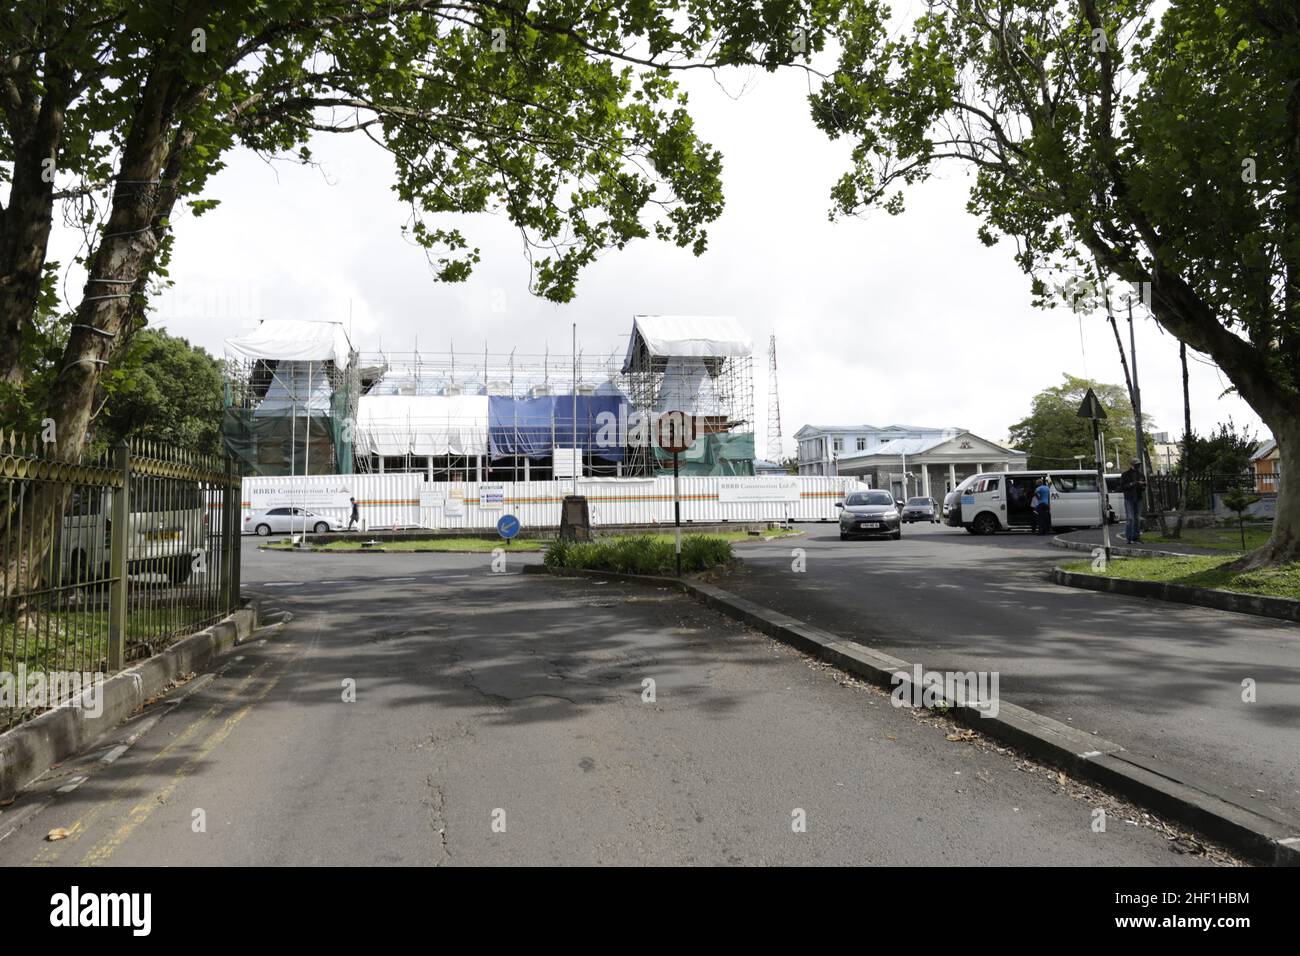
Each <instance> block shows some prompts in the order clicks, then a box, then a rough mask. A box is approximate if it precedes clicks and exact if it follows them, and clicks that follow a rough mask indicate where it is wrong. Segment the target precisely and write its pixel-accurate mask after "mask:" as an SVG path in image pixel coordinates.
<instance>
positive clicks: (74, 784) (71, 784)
mask: <svg viewBox="0 0 1300 956" xmlns="http://www.w3.org/2000/svg"><path fill="white" fill-rule="evenodd" d="M88 779H90V778H89V777H73V778H72V779H71V780H69V781H68V782H67V783H65V784H64V785H63V786H61V787H59V793H71V792H72V791H73V790H76V789H77V788H78V787H79V786H81V785H82V784H83V783H85V782H86V781H87V780H88Z"/></svg>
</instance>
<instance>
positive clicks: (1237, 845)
mask: <svg viewBox="0 0 1300 956" xmlns="http://www.w3.org/2000/svg"><path fill="white" fill-rule="evenodd" d="M523 570H524V573H526V574H546V573H550V574H555V575H560V576H566V577H585V578H594V579H597V580H607V581H624V582H633V583H638V584H646V585H650V586H652V587H659V588H669V589H673V590H678V591H681V592H683V593H685V594H687V595H689V596H691V597H692V598H694V599H695V600H697V601H699V602H701V603H702V604H705V605H707V606H708V607H711V608H713V609H714V610H717V611H719V612H721V613H722V614H725V615H726V616H728V617H730V618H733V619H735V620H738V621H740V622H741V623H743V624H745V625H747V626H749V627H751V628H753V629H754V630H757V631H760V632H762V633H763V634H766V635H768V636H769V637H772V638H775V639H776V640H779V641H781V642H782V643H784V644H789V645H790V646H791V647H794V648H795V649H797V650H799V651H802V652H803V653H805V654H809V655H811V656H813V657H816V658H819V659H821V660H824V661H826V662H827V663H829V664H832V665H834V666H836V667H838V668H840V669H841V670H843V671H846V672H847V673H849V674H852V675H854V676H855V677H859V678H861V679H862V680H865V681H868V682H870V683H872V684H876V685H878V686H880V687H883V688H887V689H890V690H891V691H892V692H893V693H895V694H898V693H902V694H903V696H904V697H905V698H907V699H911V700H916V699H918V698H919V699H923V700H925V701H926V703H925V704H924V706H927V707H931V706H932V707H934V708H935V709H937V710H940V711H942V712H944V713H945V714H947V715H948V716H949V717H952V718H954V719H956V720H959V721H961V722H962V723H964V724H966V725H967V726H968V727H970V728H972V729H973V730H976V731H979V732H982V733H984V734H986V735H987V736H988V737H990V738H993V739H995V740H999V741H1001V742H1002V743H1004V744H1008V745H1010V746H1013V747H1015V748H1017V749H1019V750H1020V751H1022V752H1024V753H1025V754H1027V755H1029V756H1031V757H1033V758H1035V759H1038V760H1042V761H1044V762H1046V763H1049V764H1052V765H1054V766H1057V767H1060V768H1062V769H1063V770H1065V771H1066V772H1068V773H1070V774H1072V775H1073V776H1075V777H1077V778H1079V779H1080V780H1087V781H1089V782H1091V783H1094V784H1097V785H1098V786H1101V787H1104V788H1105V789H1107V790H1109V791H1111V792H1112V793H1114V794H1116V795H1118V796H1120V797H1123V798H1125V799H1128V800H1132V801H1134V802H1135V803H1138V804H1140V805H1142V806H1145V807H1148V808H1150V809H1151V810H1152V811H1154V812H1155V813H1158V814H1160V815H1161V816H1163V817H1165V818H1167V819H1169V820H1173V821H1177V822H1179V823H1182V824H1184V825H1186V826H1188V827H1191V828H1192V829H1195V830H1197V831H1199V832H1200V833H1202V834H1204V835H1205V836H1207V837H1209V838H1210V839H1213V840H1216V841H1217V842H1219V843H1221V844H1223V845H1224V846H1226V847H1228V848H1230V849H1232V850H1234V851H1236V852H1238V853H1240V854H1242V855H1243V856H1245V857H1247V858H1249V859H1251V860H1253V861H1255V862H1258V863H1263V864H1266V865H1270V866H1300V820H1295V819H1292V818H1291V817H1290V816H1288V815H1287V814H1286V813H1284V812H1282V811H1280V810H1278V809H1275V808H1273V807H1268V806H1263V805H1261V804H1260V803H1259V802H1258V801H1257V800H1254V799H1253V798H1252V797H1250V796H1249V795H1247V794H1244V793H1237V792H1234V791H1230V790H1228V789H1226V788H1223V787H1219V786H1217V785H1216V784H1214V783H1211V782H1208V781H1204V780H1199V779H1197V778H1196V777H1195V775H1193V774H1190V773H1187V772H1186V771H1183V770H1180V769H1178V768H1175V767H1171V766H1168V765H1166V764H1163V763H1160V762H1159V761H1156V760H1152V759H1148V758H1146V757H1143V756H1141V755H1139V754H1135V753H1133V752H1132V751H1129V750H1126V749H1125V748H1124V747H1123V746H1122V745H1121V744H1118V743H1115V742H1113V741H1109V740H1105V739H1103V738H1101V737H1097V736H1094V735H1092V734H1089V733H1086V732H1084V731H1082V730H1079V729H1077V728H1074V727H1071V726H1069V725H1068V724H1065V723H1062V722H1061V721H1058V720H1053V719H1052V718H1050V717H1045V716H1043V715H1042V714H1039V713H1036V712H1034V711H1031V710H1027V709H1025V708H1023V707H1018V706H1016V705H1015V704H1012V703H1010V702H1008V701H1006V700H1000V699H999V700H996V704H995V706H990V705H989V702H988V701H968V700H965V699H963V698H962V697H961V696H957V697H953V696H950V695H948V693H947V691H946V688H943V687H938V688H936V687H934V686H933V685H929V684H924V683H923V684H920V685H918V684H917V680H916V675H917V674H921V673H922V671H921V669H920V668H918V667H916V666H915V665H913V664H911V663H909V662H907V661H904V660H902V659H900V658H897V657H893V656H892V655H889V654H884V653H881V652H879V651H876V650H872V649H871V648H868V647H864V646H863V645H861V644H858V643H856V642H854V641H851V640H849V639H847V638H844V637H841V636H840V635H838V634H834V633H832V632H830V631H825V630H822V629H821V628H818V627H814V626H812V625H810V624H806V623H804V622H803V621H800V620H798V619H796V618H792V617H790V616H788V615H785V614H781V613H780V612H778V611H774V610H772V609H770V608H766V607H763V606H762V605H759V604H756V603H754V602H753V601H749V600H746V599H745V598H742V597H740V596H738V595H736V594H733V593H731V592H730V591H727V590H725V589H723V588H720V587H717V586H716V585H714V584H711V583H708V582H705V581H701V580H691V579H688V578H676V577H665V576H661V575H644V574H626V573H611V572H607V571H595V570H580V569H571V568H563V567H552V568H547V567H544V566H542V565H531V566H526V567H525V568H524V569H523ZM924 679H925V675H923V677H922V680H923V682H924Z"/></svg>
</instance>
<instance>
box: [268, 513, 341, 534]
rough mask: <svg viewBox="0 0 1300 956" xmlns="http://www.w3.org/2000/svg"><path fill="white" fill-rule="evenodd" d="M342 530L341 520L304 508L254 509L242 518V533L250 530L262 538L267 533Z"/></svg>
mask: <svg viewBox="0 0 1300 956" xmlns="http://www.w3.org/2000/svg"><path fill="white" fill-rule="evenodd" d="M342 530H343V522H342V521H339V520H338V519H337V518H331V517H330V516H329V515H318V514H316V512H314V511H308V510H307V509H306V508H268V509H267V510H265V511H255V512H253V513H252V514H251V515H249V516H248V517H247V518H245V519H244V533H245V534H247V533H249V532H251V533H253V534H257V535H259V536H261V537H263V538H265V537H266V536H267V535H269V534H295V533H297V534H301V533H302V532H304V531H308V532H311V533H313V534H325V533H327V532H330V531H342Z"/></svg>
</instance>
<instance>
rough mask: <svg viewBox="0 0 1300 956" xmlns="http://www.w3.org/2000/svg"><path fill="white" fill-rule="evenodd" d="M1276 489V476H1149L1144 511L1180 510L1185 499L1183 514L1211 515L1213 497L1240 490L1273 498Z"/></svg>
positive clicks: (1182, 508)
mask: <svg viewBox="0 0 1300 956" xmlns="http://www.w3.org/2000/svg"><path fill="white" fill-rule="evenodd" d="M1268 479H1272V480H1268ZM1277 489H1278V482H1277V480H1276V476H1274V475H1260V476H1258V477H1257V476H1256V475H1255V474H1254V473H1252V472H1243V473H1242V474H1239V475H1224V474H1202V475H1188V476H1186V478H1184V476H1183V475H1178V474H1161V475H1151V476H1149V477H1148V479H1147V508H1148V510H1150V511H1163V512H1175V511H1181V510H1184V495H1185V496H1186V508H1185V510H1187V511H1211V510H1213V508H1214V496H1215V495H1216V494H1223V493H1225V492H1228V491H1234V490H1240V491H1243V492H1245V493H1247V494H1256V495H1268V494H1276V493H1277Z"/></svg>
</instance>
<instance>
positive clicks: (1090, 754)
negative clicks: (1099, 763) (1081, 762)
mask: <svg viewBox="0 0 1300 956" xmlns="http://www.w3.org/2000/svg"><path fill="white" fill-rule="evenodd" d="M1079 756H1080V757H1083V758H1084V759H1085V760H1086V759H1087V758H1088V757H1100V756H1101V751H1100V750H1088V751H1085V752H1083V753H1081V754H1079Z"/></svg>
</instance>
